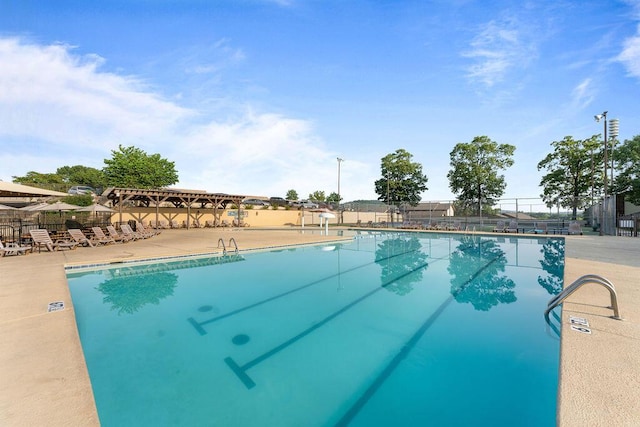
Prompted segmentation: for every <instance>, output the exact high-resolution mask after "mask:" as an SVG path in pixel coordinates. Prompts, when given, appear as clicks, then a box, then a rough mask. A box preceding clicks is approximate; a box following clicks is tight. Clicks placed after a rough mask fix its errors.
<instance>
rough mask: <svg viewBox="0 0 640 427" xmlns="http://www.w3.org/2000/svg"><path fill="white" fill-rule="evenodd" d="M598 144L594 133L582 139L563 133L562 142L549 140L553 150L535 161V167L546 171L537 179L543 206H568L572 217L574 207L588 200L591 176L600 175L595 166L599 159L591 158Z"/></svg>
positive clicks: (592, 180) (589, 199)
mask: <svg viewBox="0 0 640 427" xmlns="http://www.w3.org/2000/svg"><path fill="white" fill-rule="evenodd" d="M599 145H600V144H599V141H598V136H597V135H594V136H592V137H591V138H589V139H585V140H579V139H578V140H576V139H573V137H571V136H565V137H564V139H563V140H562V141H553V142H552V143H551V146H552V147H553V152H552V153H549V154H547V156H546V157H545V158H544V159H542V160H541V161H540V162H539V163H538V170H543V169H544V170H546V171H547V173H546V174H545V175H544V176H543V177H542V180H541V181H540V186H541V187H542V194H541V197H542V200H543V201H544V202H545V203H546V204H547V206H549V207H550V206H552V205H554V204H555V205H558V206H562V207H565V208H571V210H572V214H571V215H572V216H571V217H572V218H573V219H576V216H577V214H578V209H581V208H584V207H586V206H588V205H589V204H590V203H591V198H590V197H589V195H590V194H592V191H593V188H594V185H595V181H594V176H595V175H599V176H600V177H601V176H602V174H601V173H599V174H597V173H596V171H599V168H597V169H596V168H595V165H597V164H600V162H599V161H597V159H594V157H593V156H594V151H595V150H596V148H597V147H598V146H599ZM598 158H600V154H598ZM600 172H601V171H600ZM600 182H601V178H598V183H600ZM598 187H599V185H598Z"/></svg>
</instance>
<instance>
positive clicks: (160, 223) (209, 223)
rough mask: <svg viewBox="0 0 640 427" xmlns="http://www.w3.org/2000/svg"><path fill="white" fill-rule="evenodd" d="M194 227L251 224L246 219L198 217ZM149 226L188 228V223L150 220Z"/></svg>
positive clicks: (153, 227)
mask: <svg viewBox="0 0 640 427" xmlns="http://www.w3.org/2000/svg"><path fill="white" fill-rule="evenodd" d="M190 226H191V227H193V228H217V227H249V224H248V223H246V222H244V221H238V220H237V219H234V220H233V221H231V222H228V221H227V220H226V219H223V220H222V221H218V220H217V219H216V220H214V221H208V220H207V221H204V222H203V221H200V220H198V219H196V220H194V221H193V222H192V223H191V224H190ZM149 227H150V228H152V229H154V230H161V229H170V228H187V224H186V223H185V222H184V221H183V222H182V223H181V224H180V223H178V221H175V220H172V221H158V222H156V221H149Z"/></svg>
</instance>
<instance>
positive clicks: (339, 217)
mask: <svg viewBox="0 0 640 427" xmlns="http://www.w3.org/2000/svg"><path fill="white" fill-rule="evenodd" d="M336 159H337V160H338V207H337V209H338V222H340V223H342V214H341V213H340V163H342V162H344V159H341V158H340V157H336Z"/></svg>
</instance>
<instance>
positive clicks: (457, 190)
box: [375, 135, 640, 219]
mask: <svg viewBox="0 0 640 427" xmlns="http://www.w3.org/2000/svg"><path fill="white" fill-rule="evenodd" d="M611 142H612V143H611V144H610V145H609V146H608V147H607V153H605V147H604V143H603V141H602V139H601V135H593V136H592V137H590V138H587V139H584V140H578V139H574V138H573V137H572V136H566V137H565V138H564V139H562V140H560V141H553V142H552V143H551V148H552V151H551V152H550V153H549V154H547V156H545V158H544V159H542V160H541V161H540V162H539V163H538V165H537V168H538V170H539V171H540V170H541V171H544V172H545V174H544V175H543V176H542V179H541V181H540V187H541V188H542V194H540V197H541V198H542V200H543V201H544V202H545V204H546V205H547V206H548V207H551V206H560V207H562V208H567V209H571V211H572V218H573V219H576V216H577V211H578V210H579V209H583V208H586V207H588V206H590V205H592V204H593V203H594V201H596V200H598V199H599V198H601V197H602V196H603V192H604V184H605V179H606V178H605V171H604V166H603V162H604V159H611V160H609V161H610V162H611V164H610V165H609V166H608V167H609V168H613V170H614V172H615V173H614V179H613V180H612V182H611V183H610V189H611V190H610V191H609V193H610V194H625V198H626V200H627V201H629V202H631V203H634V204H640V135H638V136H635V137H633V138H632V139H630V140H625V141H624V142H623V143H622V144H620V145H618V146H617V147H615V149H614V143H615V141H611ZM515 150H516V147H515V146H513V145H511V144H498V143H497V142H495V141H492V140H491V139H490V138H489V137H487V136H477V137H475V138H474V139H473V141H471V142H469V143H458V144H456V145H455V147H454V148H453V150H452V151H451V152H450V155H449V156H450V166H451V169H450V171H449V173H448V174H447V178H448V179H449V188H450V189H451V191H452V192H453V193H454V194H455V195H456V201H455V205H456V212H459V213H461V214H477V215H479V214H480V213H483V212H486V213H489V212H490V211H491V209H492V206H494V205H495V203H496V201H497V200H498V199H499V198H500V197H501V196H502V195H503V194H504V192H505V190H506V188H507V183H506V180H505V176H504V175H503V174H502V172H503V171H505V170H506V169H508V168H509V167H511V166H513V164H514V160H513V155H514V153H515ZM412 159H413V155H412V154H411V153H409V152H408V151H406V150H404V149H399V150H396V151H395V152H394V153H391V154H388V155H386V156H385V157H383V158H382V160H381V166H380V169H381V177H380V179H378V180H376V182H375V191H376V194H378V196H379V197H378V200H380V201H383V202H385V203H386V204H389V205H395V206H397V207H398V208H400V207H401V205H403V204H409V205H412V206H416V205H417V204H418V203H419V201H420V196H421V194H422V193H423V192H424V191H426V190H428V188H427V185H426V184H427V182H428V178H427V176H426V175H424V174H423V172H422V165H421V164H420V163H417V162H413V161H412Z"/></svg>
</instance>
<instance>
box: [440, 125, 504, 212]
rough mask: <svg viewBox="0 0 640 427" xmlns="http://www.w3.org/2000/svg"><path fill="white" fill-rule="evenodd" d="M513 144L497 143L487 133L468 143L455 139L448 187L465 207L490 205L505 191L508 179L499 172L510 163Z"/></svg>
mask: <svg viewBox="0 0 640 427" xmlns="http://www.w3.org/2000/svg"><path fill="white" fill-rule="evenodd" d="M515 150H516V147H515V146H513V145H510V144H498V143H497V142H494V141H492V140H491V139H489V137H487V136H476V137H475V138H473V141H471V142H470V143H458V144H456V146H455V147H454V148H453V150H452V151H451V153H450V158H451V162H450V165H451V170H450V171H449V173H448V174H447V178H448V179H449V188H450V189H451V191H452V192H453V193H454V194H456V197H457V199H458V202H460V205H461V206H463V207H464V208H470V207H471V206H477V210H476V211H477V213H478V215H480V213H481V212H482V206H483V204H484V205H485V206H487V207H490V206H492V205H493V204H494V202H495V200H496V199H498V198H500V197H501V196H502V195H503V194H504V190H505V189H506V187H507V183H506V181H505V179H504V175H500V174H499V172H500V171H501V170H504V169H506V168H508V167H511V166H512V165H513V153H514V152H515Z"/></svg>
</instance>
